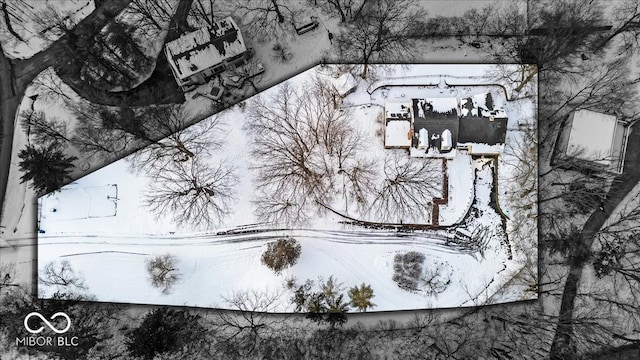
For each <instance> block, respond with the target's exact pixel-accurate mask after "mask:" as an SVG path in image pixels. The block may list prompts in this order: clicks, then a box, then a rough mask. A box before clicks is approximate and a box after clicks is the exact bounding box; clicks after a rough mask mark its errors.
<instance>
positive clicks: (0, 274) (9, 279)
mask: <svg viewBox="0 0 640 360" xmlns="http://www.w3.org/2000/svg"><path fill="white" fill-rule="evenodd" d="M15 277H16V265H15V263H1V264H0V288H3V287H7V286H18V284H14V283H13V281H14V278H15Z"/></svg>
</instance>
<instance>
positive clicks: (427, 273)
mask: <svg viewBox="0 0 640 360" xmlns="http://www.w3.org/2000/svg"><path fill="white" fill-rule="evenodd" d="M424 260H425V256H424V254H422V253H419V252H417V251H409V252H407V253H404V254H396V256H395V257H394V259H393V271H394V274H393V281H395V282H396V284H398V286H399V287H400V288H401V289H404V290H408V291H422V292H424V293H425V294H426V295H428V296H433V295H437V294H440V293H442V292H444V291H445V290H446V289H447V287H449V284H450V283H451V275H452V274H453V269H452V268H451V265H449V264H448V263H446V262H440V263H435V262H434V263H430V264H429V266H427V267H425V266H424Z"/></svg>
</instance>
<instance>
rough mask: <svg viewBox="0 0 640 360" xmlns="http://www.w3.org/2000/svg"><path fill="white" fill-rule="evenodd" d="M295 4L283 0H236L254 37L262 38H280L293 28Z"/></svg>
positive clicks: (237, 7)
mask: <svg viewBox="0 0 640 360" xmlns="http://www.w3.org/2000/svg"><path fill="white" fill-rule="evenodd" d="M294 5H295V4H292V3H290V2H285V1H283V0H248V1H241V0H236V1H235V7H236V9H237V12H238V15H239V16H240V17H241V18H242V19H245V21H244V23H245V25H246V27H247V28H248V30H249V31H250V32H251V33H252V34H253V35H254V37H255V38H257V39H261V40H268V39H280V38H282V37H285V36H287V35H288V34H289V33H290V32H291V31H292V30H293V28H292V27H291V23H292V22H293V21H294V17H295V15H296V13H297V11H296V10H295V8H294ZM288 27H289V29H287V28H288Z"/></svg>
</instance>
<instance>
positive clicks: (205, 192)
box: [144, 159, 239, 228]
mask: <svg viewBox="0 0 640 360" xmlns="http://www.w3.org/2000/svg"><path fill="white" fill-rule="evenodd" d="M235 171H236V168H235V167H233V166H229V165H228V164H226V163H225V162H222V163H220V164H218V165H209V164H207V163H204V162H202V161H200V160H198V159H191V160H189V161H185V162H174V163H173V164H172V165H171V166H169V167H167V168H165V169H163V171H160V172H158V173H157V174H155V176H154V177H153V178H152V179H151V182H150V185H149V188H148V190H147V191H146V192H145V194H144V197H145V200H144V205H145V206H146V207H147V208H148V209H149V211H151V212H152V213H154V214H155V215H156V216H157V217H163V216H169V217H170V218H171V219H172V220H173V221H174V222H175V223H176V225H178V226H191V227H196V228H198V227H208V226H211V225H215V224H219V223H220V222H221V221H222V220H223V219H224V217H225V216H226V215H227V214H228V213H229V211H230V209H229V206H230V205H231V203H232V202H233V201H234V199H235V196H234V193H235V186H236V184H237V183H238V181H239V180H238V177H237V176H236V174H235Z"/></svg>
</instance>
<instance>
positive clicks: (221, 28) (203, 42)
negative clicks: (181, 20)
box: [165, 17, 247, 79]
mask: <svg viewBox="0 0 640 360" xmlns="http://www.w3.org/2000/svg"><path fill="white" fill-rule="evenodd" d="M234 30H235V31H236V35H235V39H233V37H232V40H233V41H231V42H227V41H225V40H220V41H219V44H218V45H219V46H220V45H222V49H219V46H218V47H216V46H215V44H214V42H216V39H218V38H220V37H221V36H224V35H225V34H227V33H228V32H231V31H234ZM198 47H199V49H197V48H198ZM165 49H166V51H167V60H168V61H169V64H171V66H172V67H173V68H174V70H175V73H176V74H178V76H179V77H180V79H186V78H188V77H189V76H191V75H193V74H196V73H199V72H201V71H203V70H205V69H207V68H209V67H212V66H214V65H216V64H220V63H221V62H223V61H224V60H225V59H228V58H231V57H234V56H236V55H238V54H241V53H243V52H245V51H247V48H246V46H245V43H244V40H243V38H242V34H241V33H240V30H239V28H238V26H237V25H236V23H235V22H234V21H233V19H232V18H231V17H226V18H224V19H222V20H221V21H219V22H217V23H215V24H213V27H205V28H201V29H199V30H196V31H194V32H191V33H188V34H185V35H183V36H181V37H179V38H177V39H175V40H173V41H171V42H169V43H167V44H166V45H165ZM183 54H184V55H183Z"/></svg>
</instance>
